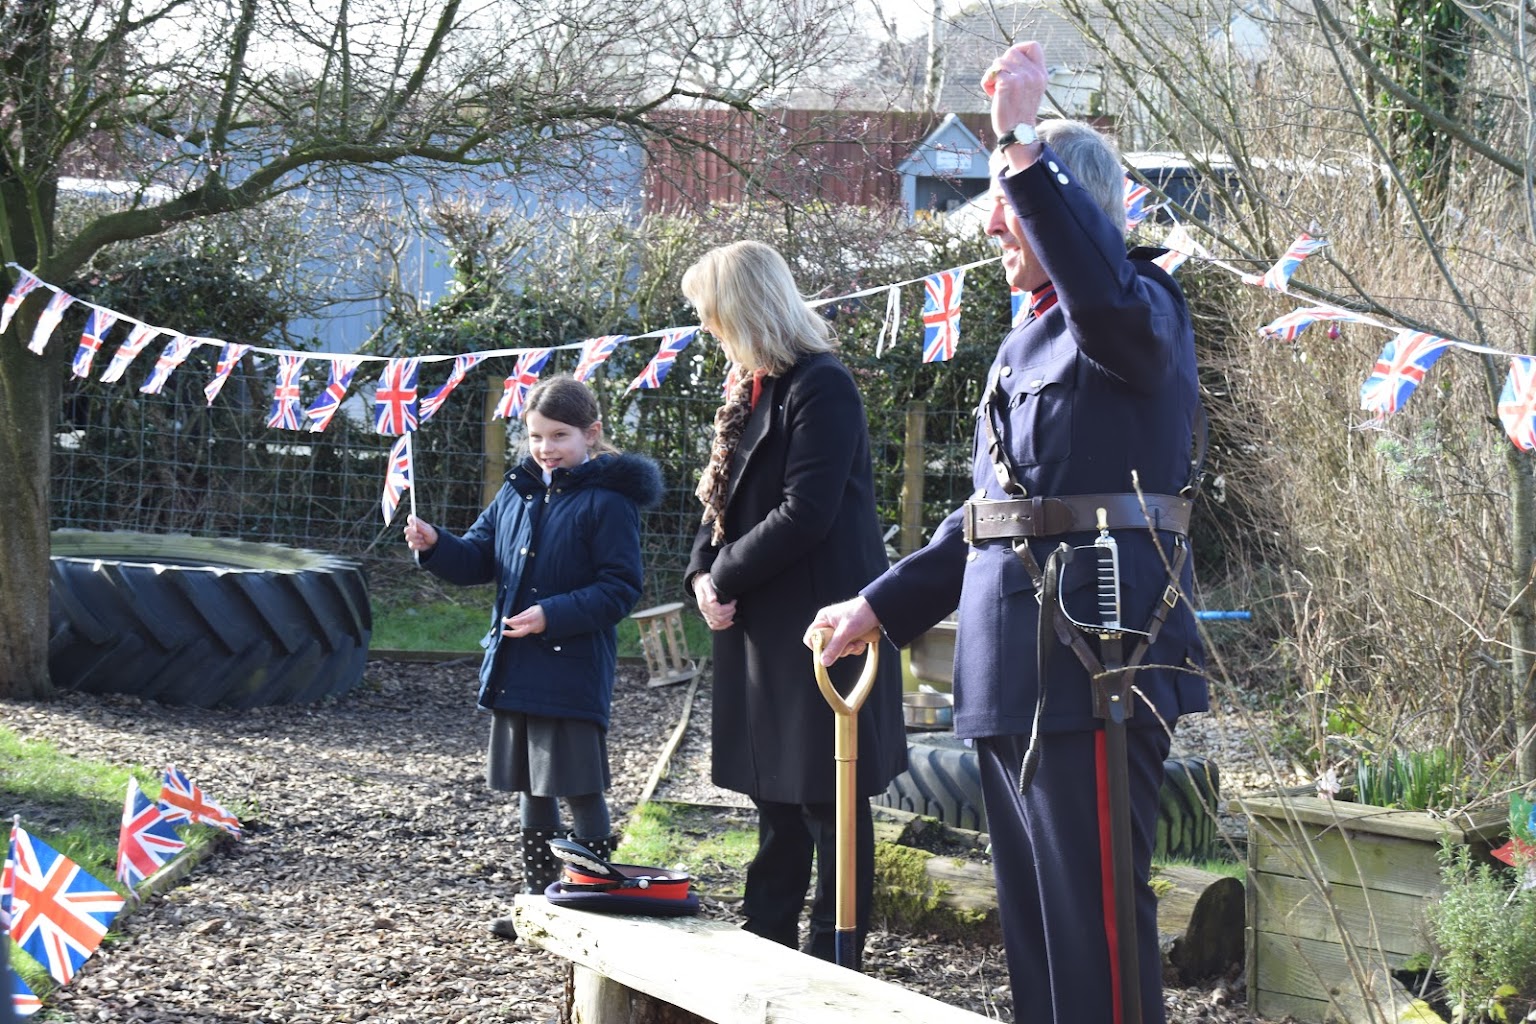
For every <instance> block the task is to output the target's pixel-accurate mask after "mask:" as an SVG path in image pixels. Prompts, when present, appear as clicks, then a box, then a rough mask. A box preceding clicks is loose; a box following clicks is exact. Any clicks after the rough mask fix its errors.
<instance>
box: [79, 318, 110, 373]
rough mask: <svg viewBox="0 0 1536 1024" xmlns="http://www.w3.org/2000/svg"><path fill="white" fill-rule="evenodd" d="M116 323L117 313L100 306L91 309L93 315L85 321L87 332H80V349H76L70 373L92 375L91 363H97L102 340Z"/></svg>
mask: <svg viewBox="0 0 1536 1024" xmlns="http://www.w3.org/2000/svg"><path fill="white" fill-rule="evenodd" d="M115 323H117V314H116V313H114V312H112V311H111V310H110V309H102V308H101V307H100V306H93V307H91V315H90V316H89V317H87V318H86V321H85V330H83V331H81V332H80V347H79V348H77V349H75V359H74V362H73V363H71V364H70V371H71V372H72V373H74V375H75V376H76V377H89V376H90V375H91V363H92V362H94V361H95V359H96V353H97V352H100V351H101V339H102V338H104V337H106V334H107V332H108V331H110V330H111V329H112V325H113V324H115Z"/></svg>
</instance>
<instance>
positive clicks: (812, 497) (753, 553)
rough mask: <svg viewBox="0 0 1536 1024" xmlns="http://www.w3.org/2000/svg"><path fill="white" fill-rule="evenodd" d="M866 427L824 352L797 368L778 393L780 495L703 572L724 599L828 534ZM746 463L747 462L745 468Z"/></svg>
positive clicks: (853, 392) (799, 557)
mask: <svg viewBox="0 0 1536 1024" xmlns="http://www.w3.org/2000/svg"><path fill="white" fill-rule="evenodd" d="M868 429H869V428H868V425H867V424H866V422H865V419H864V405H863V403H862V402H861V401H860V399H859V394H858V391H857V389H856V388H855V387H854V385H853V380H852V378H851V377H849V376H848V374H847V371H846V370H844V369H843V368H842V366H841V364H839V363H836V362H833V361H830V360H829V361H827V362H825V363H822V364H819V365H812V366H810V367H807V368H806V370H805V371H803V372H802V373H800V374H799V375H797V379H796V380H795V381H794V382H793V384H792V386H791V387H790V389H789V392H788V394H787V395H786V396H785V400H784V447H785V459H784V479H783V481H782V497H781V498H780V499H779V502H778V504H777V505H775V506H774V507H773V508H772V509H770V510H769V511H768V514H767V515H765V516H763V517H762V519H760V520H759V521H758V522H757V523H756V524H755V525H754V526H752V527H751V528H750V529H749V530H747V531H746V532H745V533H743V534H742V535H741V536H740V537H737V538H736V539H735V540H732V541H728V542H727V543H725V544H723V545H721V546H720V548H719V551H718V552H717V554H716V555H715V560H714V563H713V564H712V565H711V566H709V573H710V576H711V577H712V578H713V579H714V581H715V587H716V589H717V590H718V591H719V592H720V596H721V598H722V599H724V600H730V599H732V598H733V597H734V596H735V595H737V594H744V593H747V592H748V591H751V590H753V589H754V588H756V587H758V586H759V585H761V584H762V583H763V582H764V581H766V580H768V579H771V578H772V577H773V576H775V575H777V574H778V573H780V572H782V571H783V570H784V567H785V566H787V565H793V564H796V563H799V562H801V561H803V560H804V559H806V558H808V557H809V556H810V555H811V553H812V552H813V551H814V550H815V549H816V547H817V545H818V544H820V543H822V541H824V540H825V539H826V537H827V535H828V534H829V533H831V531H832V527H833V524H834V523H835V521H836V520H837V516H838V513H839V512H840V510H841V507H842V503H843V497H844V494H845V492H846V488H847V483H848V479H849V477H850V475H851V474H852V472H853V468H854V467H853V460H854V456H855V454H856V453H857V451H858V448H859V440H860V438H861V436H862V435H864V433H865V432H866V431H867V430H868ZM752 470H753V467H752V465H751V464H749V465H748V468H747V472H751V471H752ZM743 485H744V481H743V480H738V481H737V483H736V486H737V488H740V487H742V486H743ZM695 550H696V551H697V545H695Z"/></svg>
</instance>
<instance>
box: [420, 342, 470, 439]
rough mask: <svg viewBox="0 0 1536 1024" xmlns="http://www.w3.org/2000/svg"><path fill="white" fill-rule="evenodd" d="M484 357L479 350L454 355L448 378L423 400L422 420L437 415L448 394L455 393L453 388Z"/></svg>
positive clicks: (425, 420) (424, 420) (446, 400)
mask: <svg viewBox="0 0 1536 1024" xmlns="http://www.w3.org/2000/svg"><path fill="white" fill-rule="evenodd" d="M484 359H485V356H483V355H481V354H480V353H478V352H471V353H469V354H467V355H462V356H454V357H453V370H452V371H451V372H450V373H449V374H448V379H447V380H446V381H444V382H443V386H442V387H440V388H438V389H437V390H436V391H434V392H432V393H431V394H430V395H428V396H427V397H426V398H423V399H422V400H421V422H423V423H425V422H427V420H429V419H431V418H432V417H433V416H436V415H437V410H439V409H441V408H442V407H443V406H444V405H445V404H447V402H448V396H449V395H451V394H453V389H454V388H456V387H458V386H459V385H460V384H462V383H463V382H464V376H465V374H467V373H469V371H470V370H473V369H474V368H475V367H476V366H477V365H479V364H480V363H481V361H483V360H484Z"/></svg>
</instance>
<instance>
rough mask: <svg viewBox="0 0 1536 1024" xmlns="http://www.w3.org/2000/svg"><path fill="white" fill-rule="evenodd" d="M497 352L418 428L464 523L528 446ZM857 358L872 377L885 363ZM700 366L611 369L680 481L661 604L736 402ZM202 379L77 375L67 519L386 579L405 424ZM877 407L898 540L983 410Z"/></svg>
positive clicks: (57, 487) (396, 531) (646, 535)
mask: <svg viewBox="0 0 1536 1024" xmlns="http://www.w3.org/2000/svg"><path fill="white" fill-rule="evenodd" d="M495 362H496V361H495V360H492V361H490V362H489V363H488V364H487V369H486V371H485V372H484V373H476V374H474V375H471V376H470V377H469V378H468V379H466V380H465V382H464V383H463V384H462V385H460V387H459V388H458V390H457V391H456V392H455V393H454V395H453V398H452V400H450V401H449V402H447V403H446V404H445V405H444V406H443V407H442V408H441V410H440V411H439V412H438V413H437V414H436V415H435V416H434V417H433V418H432V419H431V420H430V421H428V422H426V423H424V424H422V426H421V428H420V429H419V430H418V431H417V432H416V433H415V435H414V437H413V438H412V446H413V455H414V478H415V481H416V486H415V494H414V496H413V498H414V502H415V507H416V511H417V514H418V515H419V516H421V517H422V518H424V519H426V520H428V521H430V522H433V523H435V524H438V525H441V526H443V527H445V528H447V529H450V530H453V531H455V532H461V531H463V530H464V529H466V528H468V527H469V526H470V524H472V523H473V522H474V519H475V517H476V516H477V515H478V514H479V513H480V511H481V509H482V508H483V507H484V505H485V504H486V503H487V502H488V501H489V500H490V497H491V496H492V495H493V494H494V492H495V488H496V487H497V486H499V484H500V481H501V478H502V476H503V474H504V473H505V471H506V469H507V468H508V467H509V466H510V465H511V464H512V461H513V460H516V459H517V458H520V457H521V455H522V454H523V445H522V429H521V424H520V423H519V422H517V421H512V422H510V423H508V421H505V420H501V419H496V420H492V419H491V415H490V411H491V409H492V408H493V407H494V402H495V400H496V399H497V398H498V397H499V396H500V385H501V377H502V375H503V374H504V373H507V372H510V370H511V366H510V360H508V361H507V362H508V365H507V366H506V367H505V368H502V367H498V366H496V365H495ZM849 362H850V365H852V366H853V368H854V372H855V374H856V375H864V376H866V377H868V375H870V374H879V373H880V372H881V371H880V370H878V369H869V368H867V367H865V368H861V367H860V366H858V365H857V364H858V362H859V361H858V360H857V359H854V358H850V359H849ZM683 370H684V368H683V367H681V366H680V367H679V371H680V372H676V373H674V377H675V378H677V379H676V380H675V381H674V379H671V378H669V379H668V381H667V382H666V383H665V384H664V386H663V387H662V388H660V389H656V390H649V391H643V392H634V393H629V394H625V393H624V391H623V386H624V383H625V382H626V381H627V380H628V377H625V376H621V375H620V374H617V373H616V374H613V375H612V378H613V379H611V380H609V381H606V382H603V381H599V382H597V390H598V392H599V397H600V399H601V400H602V401H603V405H604V410H605V412H604V422H605V428H606V430H607V433H608V435H609V437H610V439H611V440H613V441H614V442H615V443H616V444H617V445H618V447H620V448H621V449H623V450H626V451H637V452H641V453H644V454H647V455H650V456H651V457H653V458H655V459H656V460H657V462H658V463H659V464H660V466H661V469H662V474H663V477H664V479H665V483H666V490H665V493H664V495H663V498H662V501H661V503H660V504H659V505H658V506H657V507H656V508H655V509H653V510H651V511H650V512H649V513H648V514H647V515H646V517H645V520H644V526H643V535H642V543H643V546H644V558H645V565H646V569H647V583H646V594H645V597H644V598H643V599H642V600H644V601H645V602H646V603H659V602H663V601H670V600H675V599H677V598H678V596H679V595H680V594H681V581H682V573H683V570H684V568H685V567H686V565H687V560H688V554H689V550H690V548H691V545H692V542H693V537H694V534H695V531H696V529H697V526H698V522H699V503H698V500H697V499H696V498H695V496H694V487H695V485H696V483H697V481H698V474H699V471H700V469H701V468H702V467H703V464H704V459H705V454H706V451H707V446H708V444H709V441H710V438H711V436H712V431H713V421H714V412H715V408H716V406H717V405H718V404H719V402H720V399H721V393H720V388H719V382H718V378H719V376H720V374H715V373H714V372H713V371H714V370H715V367H713V366H709V367H702V366H696V367H691V368H689V369H688V372H681V371H683ZM934 372H935V373H939V372H944V371H941V370H938V369H935V371H934ZM690 374H691V376H690ZM202 385H203V379H202V378H201V377H199V375H197V374H191V373H187V374H178V375H173V377H172V378H171V380H170V381H169V383H168V384H167V386H166V387H165V389H164V390H163V391H162V392H160V393H158V394H144V393H140V392H139V391H137V390H136V389H134V388H131V387H128V386H126V385H125V384H121V383H120V384H102V383H101V382H100V381H96V380H79V379H74V378H71V379H70V381H69V382H68V384H67V385H66V387H65V391H64V398H63V405H62V409H61V413H60V419H59V425H58V432H57V435H56V444H55V449H54V453H53V478H52V494H51V510H52V526H53V528H54V529H63V528H74V529H89V530H134V531H141V532H149V533H189V534H195V535H200V536H213V537H228V538H233V539H238V540H245V541H262V542H269V543H279V544H286V545H292V546H298V547H308V548H315V549H319V550H324V551H329V552H333V553H337V554H341V555H345V556H347V557H351V558H356V559H358V560H360V561H362V562H363V563H364V564H365V565H366V566H368V567H369V569H370V573H371V574H372V575H375V576H387V575H389V574H390V572H392V571H394V570H397V569H398V568H399V567H401V566H403V565H405V564H406V561H405V547H404V543H403V540H402V539H401V537H400V529H401V526H402V525H403V517H404V508H406V507H407V506H406V505H402V511H401V512H398V513H397V514H396V519H395V521H394V523H393V525H390V526H386V525H385V524H384V520H383V516H382V514H381V510H380V499H381V495H382V492H383V488H384V478H385V469H386V463H387V461H388V454H389V449H390V445H391V444H392V442H393V438H391V437H388V436H384V435H380V434H377V433H375V432H374V430H373V424H372V420H371V411H372V408H371V405H369V404H366V403H365V402H364V401H363V400H362V399H360V398H356V397H355V398H354V399H352V401H351V404H350V405H349V406H348V407H347V408H346V409H345V410H344V411H343V412H342V413H340V414H338V415H337V416H336V417H335V419H334V420H333V421H332V422H331V423H330V425H329V426H328V427H327V428H326V430H325V431H324V432H323V433H308V432H300V431H291V430H281V429H273V428H270V427H268V426H267V423H266V418H267V412H268V408H269V406H270V403H271V376H270V372H269V371H267V370H264V369H262V368H259V367H256V366H253V365H251V364H250V363H247V364H246V365H245V366H243V367H241V368H240V369H238V370H237V371H236V372H235V374H234V375H232V377H231V379H230V380H229V381H228V383H227V384H226V385H225V388H224V390H223V392H222V393H221V394H220V395H219V397H218V400H217V401H216V402H214V403H213V404H212V405H210V404H209V403H208V402H207V401H206V399H205V397H204V395H203V391H202ZM866 394H867V395H868V394H871V392H870V391H866ZM488 400H489V402H488ZM866 412H867V413H868V416H869V421H870V435H871V440H872V456H873V460H874V466H875V478H876V491H877V495H878V509H877V511H878V514H879V517H880V521H881V523H882V525H883V527H884V528H886V529H887V530H888V531H889V538H890V541H891V543H892V544H893V545H894V546H897V547H902V546H905V547H910V546H911V545H912V543H913V541H914V538H921V537H926V536H927V534H928V533H929V532H931V530H932V529H933V528H934V527H935V526H936V525H937V524H938V522H939V520H940V519H942V518H943V516H944V515H945V514H946V513H947V512H949V511H950V510H951V509H952V508H954V507H955V505H957V504H958V503H959V502H960V501H962V500H964V498H965V497H966V495H967V494H968V493H969V492H970V490H971V474H970V459H971V431H972V425H973V422H974V421H973V419H972V415H971V412H970V410H969V408H967V407H962V408H938V407H935V408H928V407H927V406H926V405H925V404H922V403H913V402H889V401H883V400H881V401H874V400H869V399H867V400H866ZM913 431H920V432H921V437H920V438H919V437H915V436H913ZM914 463H915V464H914ZM919 480H921V484H918V482H917V481H919ZM405 500H406V502H409V501H410V500H412V498H407V499H405ZM904 504H905V505H906V506H907V511H906V513H905V518H906V521H907V522H908V523H909V524H910V525H909V527H908V529H907V531H906V532H905V534H904V535H903V534H900V533H899V532H898V530H897V527H898V526H899V524H901V523H902V522H903V519H904ZM903 541H905V543H903Z"/></svg>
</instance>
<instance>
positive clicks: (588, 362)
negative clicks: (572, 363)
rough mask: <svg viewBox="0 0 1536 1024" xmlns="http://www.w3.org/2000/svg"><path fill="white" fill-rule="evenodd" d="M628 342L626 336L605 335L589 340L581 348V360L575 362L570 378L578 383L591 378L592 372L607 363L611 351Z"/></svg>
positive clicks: (627, 336) (611, 353)
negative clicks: (573, 378)
mask: <svg viewBox="0 0 1536 1024" xmlns="http://www.w3.org/2000/svg"><path fill="white" fill-rule="evenodd" d="M628 340H629V335H627V334H605V335H603V336H602V337H601V338H590V339H588V340H587V343H586V344H585V345H583V346H582V347H581V358H580V359H579V360H577V362H576V369H575V370H574V371H573V372H572V374H571V376H573V377H575V378H576V379H577V380H579V381H585V380H586V379H587V378H588V377H590V376H592V371H593V370H596V369H597V368H598V367H599V366H601V365H603V364H604V363H606V362H607V361H608V357H609V356H611V355H613V350H614V349H616V348H618V347H619V346H620V345H622V344H624V342H626V341H628Z"/></svg>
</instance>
